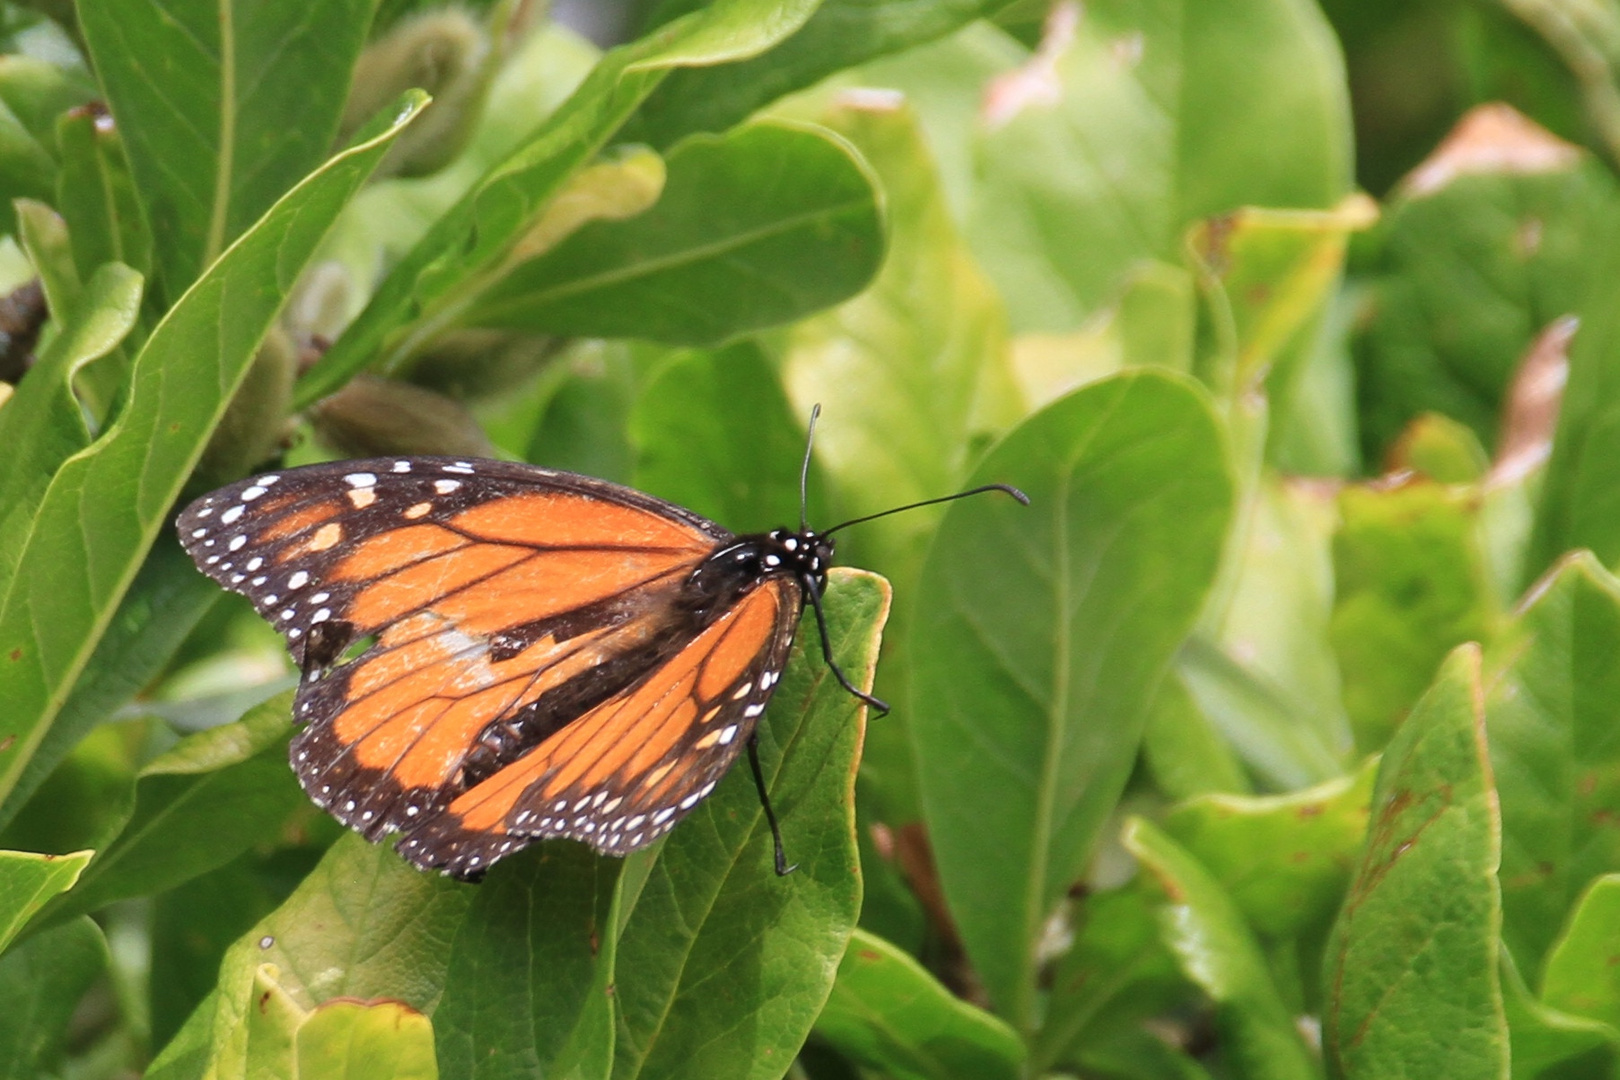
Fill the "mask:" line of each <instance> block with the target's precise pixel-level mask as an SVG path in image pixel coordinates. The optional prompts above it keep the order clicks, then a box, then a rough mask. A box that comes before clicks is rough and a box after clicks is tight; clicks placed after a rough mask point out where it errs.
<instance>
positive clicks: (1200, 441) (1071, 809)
mask: <svg viewBox="0 0 1620 1080" xmlns="http://www.w3.org/2000/svg"><path fill="white" fill-rule="evenodd" d="M974 481H975V482H976V483H983V482H987V481H1004V482H1011V483H1014V484H1017V485H1018V486H1019V487H1021V488H1023V490H1024V491H1025V492H1027V493H1028V495H1029V497H1030V499H1031V501H1032V505H1031V506H1030V507H1028V508H1025V507H1020V506H1017V505H1015V504H1012V503H1011V502H1009V501H1006V500H1000V499H996V500H991V499H979V500H969V501H966V502H961V503H956V504H954V505H952V506H951V508H950V510H949V513H948V514H947V516H946V520H945V524H944V526H943V527H942V528H941V530H940V533H939V536H938V537H937V538H936V540H935V542H934V547H933V550H932V551H931V552H930V554H929V557H928V564H927V566H926V567H925V568H924V571H923V580H922V583H921V585H920V586H919V588H918V608H917V631H918V635H919V641H920V642H921V643H922V644H921V645H920V647H919V648H918V651H917V653H916V655H915V658H914V664H915V667H914V670H913V691H912V693H913V701H914V709H915V715H914V716H913V717H912V718H911V724H912V734H913V747H914V750H915V752H916V755H917V765H918V772H919V778H920V780H921V785H922V794H923V807H924V809H925V811H926V814H927V823H928V828H929V834H930V838H931V839H932V841H933V847H934V854H935V858H936V860H937V863H938V866H939V873H940V880H941V883H942V884H943V886H944V889H945V896H946V898H947V900H949V902H950V906H951V911H952V914H953V915H954V916H955V917H956V922H957V926H958V928H959V929H960V931H961V934H962V940H963V942H964V944H965V945H966V947H967V950H968V955H969V957H970V958H971V959H972V960H973V962H974V965H975V968H976V969H977V971H978V972H979V974H980V976H981V977H982V978H983V979H984V982H985V986H986V988H987V989H988V990H989V992H990V996H991V1000H992V1001H993V1002H995V1003H996V1005H997V1007H998V1009H999V1011H1000V1012H1001V1013H1002V1015H1004V1016H1006V1017H1008V1018H1009V1019H1010V1020H1012V1022H1013V1024H1014V1026H1015V1027H1018V1028H1020V1029H1021V1030H1023V1031H1026V1032H1027V1031H1029V1030H1030V1029H1031V1028H1032V1027H1033V1026H1034V1022H1035V1016H1034V994H1035V973H1036V968H1037V960H1036V947H1037V942H1038V940H1039V938H1040V936H1041V931H1042V926H1043V925H1044V924H1045V922H1046V920H1047V917H1048V915H1049V914H1050V913H1051V912H1052V909H1053V906H1054V905H1055V904H1056V903H1057V902H1058V900H1059V899H1060V898H1061V897H1062V896H1063V895H1064V894H1065V893H1066V892H1067V890H1068V888H1069V886H1070V885H1071V884H1073V883H1074V882H1075V881H1076V880H1077V879H1078V878H1079V877H1080V875H1081V874H1082V872H1083V871H1084V870H1085V867H1086V865H1087V864H1088V863H1089V862H1090V859H1091V856H1092V854H1093V851H1094V849H1095V846H1096V843H1097V839H1098V837H1099V835H1100V834H1101V831H1102V828H1103V825H1104V822H1105V820H1106V818H1107V816H1108V814H1109V813H1110V812H1111V811H1112V809H1113V806H1114V803H1115V801H1116V800H1117V799H1118V798H1119V795H1120V792H1121V791H1122V790H1123V788H1124V785H1125V781H1126V778H1127V777H1128V775H1129V773H1130V771H1131V766H1132V764H1133V762H1134V761H1135V759H1136V753H1137V746H1138V743H1139V741H1140V739H1141V734H1142V729H1143V726H1144V724H1145V723H1146V720H1147V715H1148V711H1149V708H1150V706H1151V705H1152V701H1153V696H1154V693H1155V690H1156V688H1157V686H1158V684H1159V681H1160V679H1161V678H1162V677H1163V675H1164V673H1165V671H1166V669H1167V667H1168V666H1169V663H1170V660H1171V658H1172V656H1173V655H1174V653H1175V650H1176V648H1177V647H1178V646H1179V645H1180V644H1181V641H1182V639H1183V637H1185V636H1186V634H1187V632H1188V631H1189V630H1190V629H1191V627H1192V624H1193V620H1194V618H1195V617H1196V616H1197V614H1198V611H1199V609H1200V608H1201V607H1202V606H1203V603H1204V600H1205V597H1206V595H1207V593H1208V590H1209V587H1210V583H1211V581H1212V580H1213V578H1214V574H1215V568H1216V565H1217V563H1218V562H1219V560H1220V555H1221V549H1222V546H1223V544H1224V543H1225V539H1226V531H1227V527H1228V525H1229V523H1230V521H1231V515H1232V504H1233V479H1232V474H1231V471H1230V466H1229V464H1228V462H1227V456H1226V448H1225V440H1224V437H1223V435H1222V432H1221V430H1220V427H1219V426H1218V424H1217V422H1216V418H1215V415H1214V411H1213V408H1212V406H1211V404H1210V402H1209V399H1208V397H1207V395H1206V394H1204V393H1203V392H1202V391H1201V389H1200V388H1198V387H1197V386H1196V384H1193V383H1192V382H1191V381H1190V380H1188V379H1186V378H1185V377H1182V376H1176V375H1170V374H1167V373H1164V372H1161V371H1155V370H1150V369H1141V370H1137V371H1133V372H1129V373H1126V374H1122V375H1117V376H1114V377H1112V378H1108V379H1104V380H1102V381H1101V382H1097V383H1093V384H1092V385H1090V386H1087V387H1084V388H1082V389H1080V390H1077V391H1075V392H1074V393H1072V394H1070V395H1069V396H1067V397H1064V398H1060V399H1059V400H1058V401H1056V402H1054V403H1053V404H1051V405H1049V406H1047V407H1046V408H1045V409H1043V410H1041V411H1040V412H1039V413H1036V414H1035V415H1034V416H1032V417H1031V418H1030V419H1028V420H1026V421H1025V422H1024V423H1023V424H1021V425H1020V426H1019V427H1017V428H1016V429H1014V431H1013V433H1012V434H1010V435H1009V436H1008V437H1007V438H1006V439H1005V440H1003V442H1002V443H1001V444H1000V445H999V446H997V447H996V448H995V449H994V450H993V451H991V453H990V455H989V456H988V457H987V458H986V460H985V461H984V462H983V463H982V464H981V465H980V466H979V468H978V470H977V471H976V473H975V475H974Z"/></svg>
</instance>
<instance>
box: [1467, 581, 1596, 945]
mask: <svg viewBox="0 0 1620 1080" xmlns="http://www.w3.org/2000/svg"><path fill="white" fill-rule="evenodd" d="M1616 648H1620V583H1617V582H1616V581H1615V579H1614V578H1613V576H1611V575H1610V574H1609V573H1608V572H1607V571H1605V570H1604V569H1603V568H1602V567H1601V566H1599V565H1598V564H1597V562H1596V560H1594V559H1593V558H1592V557H1591V556H1590V555H1588V554H1585V553H1582V554H1578V555H1574V556H1571V557H1570V558H1568V559H1566V560H1565V561H1563V562H1562V563H1561V564H1560V565H1559V566H1558V567H1557V568H1556V569H1555V570H1554V571H1553V572H1552V573H1551V574H1550V575H1549V576H1548V577H1547V578H1546V579H1545V580H1544V581H1543V582H1542V584H1541V585H1540V587H1538V588H1537V589H1536V591H1535V592H1534V594H1533V595H1532V596H1531V597H1530V599H1529V602H1528V603H1527V604H1526V605H1525V607H1524V608H1523V610H1522V611H1521V612H1520V613H1519V615H1518V617H1517V618H1516V619H1515V620H1514V622H1513V624H1512V625H1510V626H1509V627H1507V628H1506V629H1505V630H1504V631H1503V633H1502V634H1501V635H1500V636H1499V637H1498V638H1497V640H1495V641H1493V642H1492V643H1491V646H1490V649H1489V651H1488V652H1487V654H1486V671H1487V672H1488V673H1489V679H1488V681H1487V683H1486V698H1485V709H1486V723H1487V724H1488V726H1489V731H1490V751H1491V768H1492V771H1493V772H1494V773H1495V776H1496V786H1497V791H1498V796H1499V798H1500V800H1501V807H1502V874H1501V877H1502V940H1503V941H1504V942H1505V943H1506V944H1507V947H1508V950H1509V951H1510V952H1511V953H1512V954H1513V959H1514V961H1515V963H1517V964H1518V965H1519V966H1520V969H1521V970H1524V971H1531V972H1537V971H1540V970H1541V968H1542V962H1543V959H1544V957H1545V955H1546V952H1547V949H1548V948H1549V947H1550V946H1551V945H1552V943H1553V939H1554V937H1555V936H1556V935H1557V934H1558V932H1559V927H1560V926H1562V925H1563V924H1564V921H1565V918H1566V915H1567V913H1568V912H1569V911H1570V909H1571V908H1572V907H1573V906H1574V905H1575V903H1576V901H1577V899H1578V898H1579V896H1580V894H1581V892H1582V891H1583V890H1584V889H1586V888H1587V886H1588V883H1590V882H1591V881H1592V880H1593V878H1594V877H1596V876H1598V875H1600V874H1603V873H1606V872H1612V871H1613V870H1614V869H1615V868H1616V867H1617V866H1620V836H1617V835H1616V831H1615V828H1614V825H1613V822H1614V821H1615V819H1616V816H1617V815H1620V737H1617V733H1616V731H1615V725H1614V712H1613V702H1614V701H1615V700H1617V697H1616V695H1620V684H1617V680H1620V672H1617V671H1616V670H1615V665H1614V664H1613V662H1612V656H1613V653H1612V652H1611V651H1610V650H1612V649H1616Z"/></svg>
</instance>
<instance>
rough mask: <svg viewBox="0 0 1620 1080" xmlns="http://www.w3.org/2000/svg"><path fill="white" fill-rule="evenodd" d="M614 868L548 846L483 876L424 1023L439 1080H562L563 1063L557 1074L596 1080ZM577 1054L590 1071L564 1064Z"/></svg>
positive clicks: (603, 1040)
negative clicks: (430, 1030) (432, 1038)
mask: <svg viewBox="0 0 1620 1080" xmlns="http://www.w3.org/2000/svg"><path fill="white" fill-rule="evenodd" d="M622 866H623V863H622V862H621V861H620V860H618V859H604V858H601V857H599V856H597V855H596V854H594V853H593V852H592V851H591V850H590V849H589V848H587V847H585V846H584V845H583V844H576V843H573V842H570V841H558V842H554V843H546V844H540V845H537V846H536V847H534V848H531V849H530V850H528V851H525V852H523V853H521V854H518V855H514V856H513V857H512V858H510V859H507V860H505V861H503V862H502V863H501V864H500V865H499V866H497V867H496V868H495V869H493V870H491V871H490V874H489V877H488V878H487V879H486V880H485V881H484V883H483V884H482V886H480V888H479V889H478V893H477V895H476V896H474V897H473V900H472V904H471V906H470V907H468V909H467V915H466V918H465V919H463V920H462V923H461V928H460V930H458V931H457V933H456V938H455V941H454V943H453V944H452V945H451V948H450V964H449V969H448V971H447V972H446V973H445V984H444V996H443V998H442V999H441V1000H440V1002H439V1006H438V1008H437V1009H436V1010H435V1011H434V1013H433V1027H434V1031H435V1032H436V1037H437V1042H438V1063H439V1066H438V1067H439V1071H440V1073H441V1075H442V1076H443V1077H444V1078H445V1080H455V1078H458V1077H466V1078H475V1080H494V1078H497V1077H512V1078H519V1077H529V1076H535V1075H543V1076H552V1075H562V1074H564V1072H565V1071H566V1070H567V1067H568V1065H570V1064H573V1065H575V1066H576V1068H575V1071H572V1072H569V1073H568V1075H573V1076H579V1077H586V1076H598V1077H601V1078H602V1080H606V1077H607V1074H608V1068H609V1066H608V1063H609V1062H610V1061H611V1059H612V1048H613V1007H612V994H613V991H612V990H611V989H610V986H611V985H612V982H613V971H614V963H613V961H614V950H615V945H616V943H617V937H618V935H617V933H616V931H615V919H614V911H613V909H614V902H615V898H616V896H617V890H616V886H617V884H618V880H619V871H620V868H621V867H622ZM624 976H625V977H633V976H631V974H630V973H628V972H626V973H624ZM582 1050H589V1051H594V1052H596V1053H598V1054H600V1055H601V1056H600V1058H599V1060H598V1061H597V1063H596V1065H595V1067H593V1068H579V1067H578V1066H579V1065H580V1063H579V1062H578V1061H577V1060H575V1061H570V1060H569V1059H570V1055H571V1054H572V1055H576V1056H577V1055H578V1054H579V1053H580V1052H581V1051H582Z"/></svg>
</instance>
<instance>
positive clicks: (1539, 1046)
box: [1502, 951, 1620, 1077]
mask: <svg viewBox="0 0 1620 1080" xmlns="http://www.w3.org/2000/svg"><path fill="white" fill-rule="evenodd" d="M1502 1004H1503V1007H1504V1011H1505V1012H1506V1014H1507V1022H1508V1034H1509V1037H1510V1038H1509V1041H1510V1042H1511V1043H1512V1047H1513V1071H1512V1073H1511V1074H1510V1075H1512V1076H1548V1077H1557V1076H1566V1075H1567V1076H1571V1077H1574V1076H1612V1075H1613V1067H1614V1063H1615V1062H1616V1060H1617V1059H1620V1031H1616V1030H1615V1029H1614V1028H1612V1027H1610V1026H1609V1025H1607V1024H1604V1023H1600V1022H1598V1021H1595V1020H1589V1019H1587V1018H1586V1017H1584V1016H1575V1015H1572V1014H1570V1013H1567V1012H1561V1011H1559V1010H1558V1009H1555V1008H1552V1007H1551V1006H1549V1005H1547V1004H1546V1003H1545V1002H1542V1001H1538V1000H1536V997H1535V995H1533V994H1531V993H1530V989H1529V987H1527V986H1525V985H1524V979H1523V978H1522V977H1521V976H1520V975H1519V969H1518V968H1516V967H1514V966H1513V958H1512V956H1511V955H1509V954H1508V953H1507V952H1505V951H1504V952H1503V953H1502ZM1571 1059H1577V1060H1575V1061H1573V1062H1572V1063H1571V1065H1570V1067H1569V1069H1568V1071H1567V1072H1564V1071H1558V1072H1547V1071H1545V1070H1548V1069H1549V1068H1550V1067H1552V1066H1556V1065H1559V1064H1562V1063H1564V1062H1570V1061H1571ZM1583 1066H1584V1068H1583Z"/></svg>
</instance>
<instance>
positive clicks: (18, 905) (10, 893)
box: [0, 851, 95, 950]
mask: <svg viewBox="0 0 1620 1080" xmlns="http://www.w3.org/2000/svg"><path fill="white" fill-rule="evenodd" d="M94 854H95V852H93V851H75V852H73V853H72V854H71V855H40V854H36V853H35V852H32V851H0V950H4V949H5V947H6V946H7V945H8V944H10V943H11V939H12V938H14V937H16V936H17V931H19V930H21V929H22V928H23V925H24V924H25V923H27V922H28V920H29V919H32V918H33V917H34V916H35V915H36V914H38V912H39V909H40V908H42V907H44V906H45V905H46V904H47V903H49V902H50V901H51V900H53V899H55V898H56V897H57V896H58V895H60V894H62V893H65V892H67V891H68V890H69V889H71V888H73V883H74V882H76V881H78V880H79V875H80V874H82V873H83V872H84V868H85V864H87V863H88V862H89V861H90V857H91V856H92V855H94Z"/></svg>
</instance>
